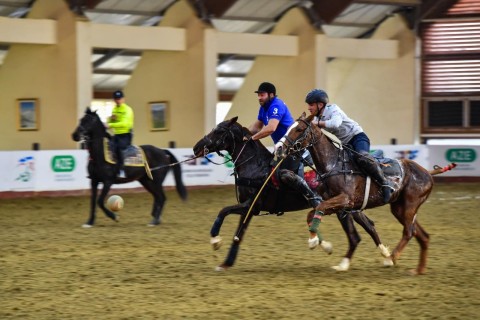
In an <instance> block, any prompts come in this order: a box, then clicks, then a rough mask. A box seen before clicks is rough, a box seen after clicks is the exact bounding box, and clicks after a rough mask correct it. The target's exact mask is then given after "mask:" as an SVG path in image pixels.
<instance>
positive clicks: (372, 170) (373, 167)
mask: <svg viewBox="0 0 480 320" xmlns="http://www.w3.org/2000/svg"><path fill="white" fill-rule="evenodd" d="M357 162H358V164H359V165H360V166H361V168H362V169H363V170H364V171H365V173H367V174H368V175H369V176H370V177H372V178H373V179H374V180H375V181H376V182H377V183H378V184H380V186H381V187H382V191H383V202H384V203H388V201H389V200H390V197H391V195H392V187H390V186H389V184H388V181H387V179H386V178H385V176H384V175H383V172H382V169H380V167H379V166H378V164H377V163H376V162H375V160H374V159H373V157H372V156H370V155H368V154H363V155H362V156H360V157H358V158H357Z"/></svg>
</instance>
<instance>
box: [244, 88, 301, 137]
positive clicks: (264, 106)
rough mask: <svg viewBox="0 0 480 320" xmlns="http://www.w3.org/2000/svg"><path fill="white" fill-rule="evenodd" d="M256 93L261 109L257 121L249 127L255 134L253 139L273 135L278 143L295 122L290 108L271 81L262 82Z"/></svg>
mask: <svg viewBox="0 0 480 320" xmlns="http://www.w3.org/2000/svg"><path fill="white" fill-rule="evenodd" d="M255 93H257V95H258V101H259V103H260V110H259V111H258V117H257V121H255V122H254V123H253V124H252V125H251V126H250V128H249V129H250V131H251V132H252V133H253V134H254V135H253V136H252V140H259V139H262V138H265V137H268V136H271V137H272V139H273V142H274V143H277V142H278V140H280V139H281V138H282V137H283V136H284V135H285V133H286V132H287V129H288V127H290V126H291V125H292V124H293V122H294V121H293V117H292V115H291V114H290V110H288V107H287V105H286V104H285V102H283V101H282V100H281V99H280V98H278V97H277V96H276V89H275V86H274V85H273V84H271V83H269V82H263V83H261V84H260V86H259V87H258V90H257V91H255Z"/></svg>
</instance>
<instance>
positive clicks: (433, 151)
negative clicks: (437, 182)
mask: <svg viewBox="0 0 480 320" xmlns="http://www.w3.org/2000/svg"><path fill="white" fill-rule="evenodd" d="M429 149H430V163H432V164H437V165H439V166H444V165H445V164H448V163H450V162H455V163H456V164H457V167H456V168H455V169H453V170H452V171H449V172H445V173H443V174H442V176H443V175H444V176H446V177H458V176H461V177H472V176H477V177H478V176H480V159H479V158H478V157H479V155H480V147H479V146H443V145H438V146H429Z"/></svg>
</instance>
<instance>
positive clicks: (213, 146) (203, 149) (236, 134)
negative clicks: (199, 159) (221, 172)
mask: <svg viewBox="0 0 480 320" xmlns="http://www.w3.org/2000/svg"><path fill="white" fill-rule="evenodd" d="M237 119H238V117H234V118H232V119H230V120H226V121H223V122H220V123H219V124H218V125H217V126H216V127H215V128H213V130H212V131H211V132H210V133H209V134H207V135H206V136H205V137H203V138H202V139H201V140H200V141H198V142H197V143H196V144H195V146H194V147H193V152H194V154H195V156H205V155H207V154H209V153H211V152H217V153H219V152H220V151H222V150H226V151H228V152H229V153H230V154H233V152H234V151H235V147H236V145H237V143H241V142H242V139H243V132H242V126H241V125H240V124H239V123H238V122H237Z"/></svg>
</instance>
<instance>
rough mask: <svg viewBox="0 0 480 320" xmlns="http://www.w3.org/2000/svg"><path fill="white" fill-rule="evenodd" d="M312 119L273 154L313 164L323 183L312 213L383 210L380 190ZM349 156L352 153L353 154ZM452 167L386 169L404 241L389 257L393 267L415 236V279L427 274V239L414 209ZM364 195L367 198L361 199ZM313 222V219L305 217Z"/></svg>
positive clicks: (398, 165) (395, 165) (402, 163)
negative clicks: (305, 155) (303, 155)
mask: <svg viewBox="0 0 480 320" xmlns="http://www.w3.org/2000/svg"><path fill="white" fill-rule="evenodd" d="M313 118H314V117H313V116H309V117H305V113H304V114H303V115H302V116H301V117H300V118H299V119H298V120H297V121H296V122H295V123H294V124H293V125H292V126H291V127H290V129H289V130H288V132H287V133H286V135H285V136H284V138H282V140H281V141H282V142H283V144H284V146H283V147H280V148H279V149H278V150H277V156H279V157H280V158H282V157H286V156H287V155H289V154H291V153H297V152H299V151H300V150H303V149H305V148H307V149H308V150H309V151H310V153H311V155H312V158H313V161H314V163H315V167H316V170H318V171H319V173H320V174H321V176H322V177H323V179H322V182H323V185H324V189H323V190H322V193H321V195H322V197H323V199H324V200H325V201H323V202H322V203H321V204H320V205H318V207H317V208H316V210H318V211H321V212H323V213H324V214H332V213H336V212H337V211H338V210H339V209H348V210H355V209H359V208H362V207H365V208H367V209H368V208H375V207H378V206H382V205H384V202H383V197H382V191H381V189H380V186H378V185H376V184H371V185H370V188H367V185H368V184H369V182H368V179H367V177H366V176H365V175H364V174H362V173H361V170H359V167H358V166H357V164H356V163H354V161H351V159H352V157H351V154H350V153H349V151H350V150H349V149H348V147H346V146H341V143H339V141H338V139H337V140H336V139H335V137H330V138H329V135H328V133H326V132H325V131H323V130H322V129H320V128H319V127H317V126H315V125H313V124H312V120H313ZM351 152H353V151H351ZM454 166H455V164H451V165H450V166H447V167H445V168H443V169H435V170H433V171H430V172H429V171H427V170H426V169H424V168H423V167H422V166H420V165H419V164H417V163H416V162H414V161H411V160H407V159H402V160H393V161H392V162H390V164H389V165H388V167H386V168H388V169H387V171H388V170H390V174H388V172H387V171H385V169H384V172H385V173H386V175H385V176H386V178H387V179H388V180H390V183H391V184H392V185H393V186H394V189H395V191H394V192H393V194H392V197H391V199H390V201H389V203H390V209H391V212H392V213H393V215H394V216H395V217H396V218H397V220H398V221H399V222H400V223H401V224H402V225H403V236H402V239H401V240H400V242H399V243H398V245H397V246H396V248H395V249H394V250H393V252H392V254H391V259H392V262H393V263H396V261H397V260H398V258H399V257H400V254H401V253H402V251H403V249H404V248H405V246H406V245H407V243H408V241H409V240H410V239H411V238H412V237H413V236H415V238H416V239H417V241H418V243H419V244H420V261H419V264H418V266H417V269H416V270H413V273H415V274H423V273H425V271H426V263H427V250H428V244H429V235H428V233H427V232H426V231H425V229H424V228H423V227H422V226H421V225H420V224H419V222H418V219H417V211H418V208H419V207H420V206H421V205H422V204H423V203H424V202H425V200H427V198H428V196H429V195H430V192H431V191H432V187H433V178H432V175H435V174H439V173H441V172H444V171H446V170H450V169H451V168H453V167H454ZM365 194H366V195H367V196H365ZM309 219H311V217H309Z"/></svg>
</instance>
